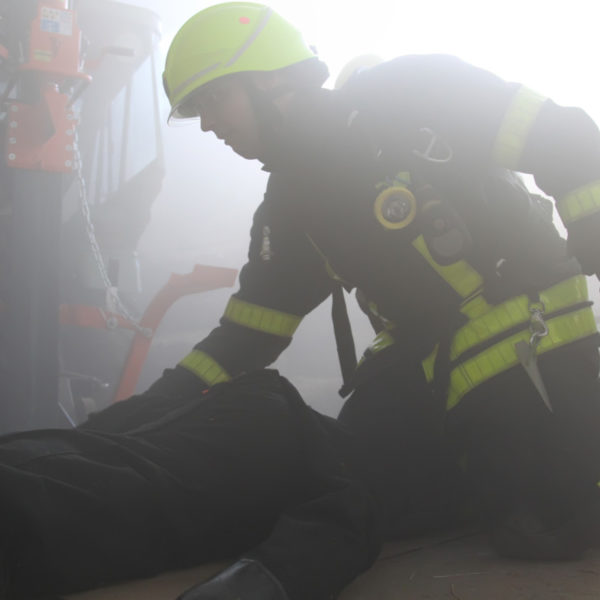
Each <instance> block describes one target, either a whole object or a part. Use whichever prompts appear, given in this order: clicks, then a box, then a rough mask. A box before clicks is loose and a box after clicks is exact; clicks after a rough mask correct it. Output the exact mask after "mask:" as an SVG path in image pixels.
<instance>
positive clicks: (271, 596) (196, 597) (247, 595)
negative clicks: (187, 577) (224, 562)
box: [177, 558, 289, 600]
mask: <svg viewBox="0 0 600 600" xmlns="http://www.w3.org/2000/svg"><path fill="white" fill-rule="evenodd" d="M177 600H289V597H288V595H287V594H286V592H285V590H284V589H283V587H282V585H281V583H279V581H278V580H277V579H276V578H275V576H274V575H273V574H272V573H271V572H269V571H268V570H267V569H266V568H265V567H264V566H263V565H262V564H261V563H260V562H258V561H256V560H251V559H247V558H242V559H240V560H238V561H237V562H236V563H234V564H232V565H231V566H230V567H228V568H227V569H225V570H224V571H222V572H221V573H219V574H218V575H217V576H216V577H213V578H212V579H210V580H209V581H207V582H205V583H201V584H199V585H195V586H194V587H192V588H190V589H189V590H187V591H186V592H184V593H183V594H182V595H181V596H179V597H178V598H177Z"/></svg>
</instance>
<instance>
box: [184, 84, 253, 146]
mask: <svg viewBox="0 0 600 600" xmlns="http://www.w3.org/2000/svg"><path fill="white" fill-rule="evenodd" d="M194 108H195V110H196V113H197V114H198V115H199V116H200V127H201V128H202V131H212V132H213V133H214V134H215V135H216V136H217V137H218V138H219V139H220V140H223V141H224V142H225V144H226V145H227V146H230V147H231V148H232V149H233V150H234V151H235V152H236V153H237V154H239V155H240V156H243V157H244V158H259V157H260V153H261V152H260V151H261V144H260V136H259V132H258V124H257V120H256V116H255V114H254V109H253V107H252V103H251V102H250V98H249V97H248V93H247V91H246V87H245V82H244V81H243V80H242V79H241V78H240V77H236V76H235V75H232V76H229V77H222V78H220V79H216V80H215V81H211V82H210V83H208V84H206V85H205V86H203V87H202V88H201V90H200V92H199V94H198V95H197V96H196V97H195V98H194Z"/></svg>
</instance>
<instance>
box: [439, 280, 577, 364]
mask: <svg viewBox="0 0 600 600" xmlns="http://www.w3.org/2000/svg"><path fill="white" fill-rule="evenodd" d="M587 299H588V292H587V284H586V281H585V277H584V276H583V275H576V276H575V277H571V278H570V279H565V280H564V281H561V282H560V283H557V284H556V285H554V286H552V287H550V288H548V289H546V290H542V291H541V292H539V301H540V302H541V303H542V306H543V312H544V313H545V314H551V313H554V312H556V311H558V310H561V309H563V308H565V307H567V306H572V305H575V304H580V303H581V302H585V301H587ZM530 303H531V300H530V298H529V297H528V296H527V294H522V295H521V296H516V297H514V298H510V299H509V300H506V301H505V302H502V303H501V304H498V305H496V306H492V307H490V310H489V311H488V312H486V313H485V314H482V315H481V316H479V317H477V318H474V319H472V320H471V321H469V322H468V323H467V324H466V325H463V326H462V327H461V328H460V329H459V330H458V331H457V332H456V334H455V336H454V340H453V342H452V346H451V347H450V359H451V360H456V359H457V358H458V357H460V356H461V355H462V354H463V353H464V352H466V351H467V350H469V349H470V348H473V347H474V346H476V345H478V344H481V343H483V342H485V341H486V340H489V339H491V338H493V337H494V336H496V335H499V334H501V333H502V332H503V331H506V330H508V329H510V328H511V327H514V326H515V325H518V324H520V323H523V324H525V323H529V320H530V318H531V314H530V312H529V305H530Z"/></svg>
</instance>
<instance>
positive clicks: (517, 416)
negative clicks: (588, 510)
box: [340, 340, 600, 537]
mask: <svg viewBox="0 0 600 600" xmlns="http://www.w3.org/2000/svg"><path fill="white" fill-rule="evenodd" d="M387 360H388V364H391V365H392V366H390V367H388V368H386V369H385V370H384V371H382V372H381V373H379V374H378V376H377V377H376V378H374V379H372V380H371V381H370V382H367V383H365V384H363V385H362V386H360V387H359V388H358V389H357V390H356V391H355V392H354V394H353V395H352V396H351V397H350V398H349V400H348V401H347V403H346V404H345V405H344V407H343V409H342V411H341V414H340V421H341V422H343V423H344V424H345V425H346V426H347V427H348V428H349V429H351V430H352V431H353V432H354V433H355V435H356V438H357V445H356V449H357V452H358V456H357V457H356V462H357V463H358V464H359V466H360V471H361V473H362V477H363V478H364V480H365V481H367V482H368V483H369V485H370V487H371V489H372V490H373V491H374V493H375V494H376V496H377V497H378V500H379V502H380V504H381V506H382V508H383V513H384V515H385V535H386V537H397V536H399V535H403V534H405V533H407V532H411V531H414V529H415V527H416V528H418V529H423V528H426V527H427V526H440V525H444V524H445V523H452V522H453V521H455V520H457V519H459V520H460V519H465V518H467V519H470V518H474V519H477V521H478V522H480V521H481V520H483V524H484V525H486V526H489V527H490V528H492V527H494V526H495V524H498V523H500V522H502V521H503V519H505V518H507V517H508V516H509V515H510V514H511V513H513V512H514V511H518V510H521V509H526V510H529V511H532V512H535V513H536V514H539V515H541V517H542V518H543V520H544V522H545V523H547V525H548V527H549V528H552V527H556V526H559V525H560V523H561V522H564V521H566V520H568V519H569V518H572V517H573V515H576V514H577V513H578V512H579V511H580V510H582V508H583V507H587V506H588V505H590V504H594V503H596V504H597V505H598V506H600V498H599V495H600V488H599V487H598V485H597V484H598V482H599V481H600V435H599V432H600V381H599V380H598V372H599V358H598V349H597V348H596V341H595V340H585V341H582V342H579V343H576V344H570V345H569V346H566V347H564V348H562V349H558V350H555V351H553V352H551V353H548V354H545V355H542V356H540V357H539V359H538V363H539V368H540V371H541V373H542V376H543V379H544V382H545V385H546V388H547V390H548V393H549V396H550V401H551V403H552V406H553V412H550V411H549V410H548V409H547V408H546V406H545V405H544V403H543V401H542V399H541V397H540V396H539V394H538V392H537V391H536V389H535V387H534V386H533V384H532V382H531V381H530V380H529V378H528V376H527V374H526V373H525V370H524V369H523V368H522V367H520V366H516V367H513V368H511V369H509V370H508V371H506V372H504V373H502V374H501V375H498V376H496V377H494V378H492V379H490V380H488V381H487V382H486V383H484V384H482V385H480V386H479V387H477V388H475V389H474V390H473V391H472V392H470V393H469V394H468V395H466V396H465V397H464V398H463V399H462V400H461V401H460V403H459V404H458V405H457V406H456V407H455V408H453V409H452V410H450V411H449V412H446V408H445V398H440V397H436V396H434V394H433V392H432V390H431V388H430V387H429V386H428V385H427V383H426V381H425V378H424V375H423V371H422V368H421V366H420V364H418V363H415V362H413V363H412V364H411V362H410V361H408V360H402V361H397V363H396V364H395V365H394V364H393V361H389V357H388V359H387ZM597 514H598V515H600V510H598V511H597ZM596 526H597V527H599V528H600V524H596Z"/></svg>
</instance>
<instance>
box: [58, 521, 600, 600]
mask: <svg viewBox="0 0 600 600" xmlns="http://www.w3.org/2000/svg"><path fill="white" fill-rule="evenodd" d="M224 566H226V563H218V564H217V563H213V564H209V565H204V566H202V567H198V568H195V569H189V570H186V571H178V572H172V573H166V574H163V575H160V576H159V577H155V578H152V579H147V580H144V581H133V582H130V583H125V584H121V585H118V586H113V587H108V588H104V589H102V590H94V591H90V592H85V593H82V594H76V595H72V596H69V597H68V598H69V600H175V598H176V597H177V595H178V594H180V593H181V592H182V591H184V590H185V589H187V588H188V587H190V586H192V585H194V584H195V583H198V582H200V581H203V580H205V579H208V578H209V577H211V576H212V575H214V574H215V573H217V572H218V571H220V570H221V569H222V568H224ZM409 599H410V600H592V599H593V600H600V549H597V550H594V551H591V552H589V553H588V554H587V555H586V556H585V557H584V558H583V559H581V560H578V561H573V562H526V561H515V560H506V559H499V558H497V557H496V556H495V555H494V554H493V553H492V552H491V550H490V548H489V546H488V545H487V542H486V540H485V538H484V537H483V536H482V535H479V534H475V533H470V532H456V533H446V534H439V535H434V536H428V537H424V538H415V539H409V540H404V541H401V542H394V543H391V544H387V545H386V546H385V547H384V549H383V552H382V553H381V555H380V557H379V559H378V560H377V562H376V563H375V565H374V566H373V567H372V568H371V569H370V570H369V571H367V572H366V573H364V574H363V575H361V576H360V577H358V578H357V579H356V580H355V581H354V582H353V583H352V584H351V585H349V586H348V587H347V588H346V589H345V590H344V591H343V593H342V594H341V595H340V597H339V600H409ZM242 600H243V599H242ZM306 600H311V599H310V598H307V599H306Z"/></svg>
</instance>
